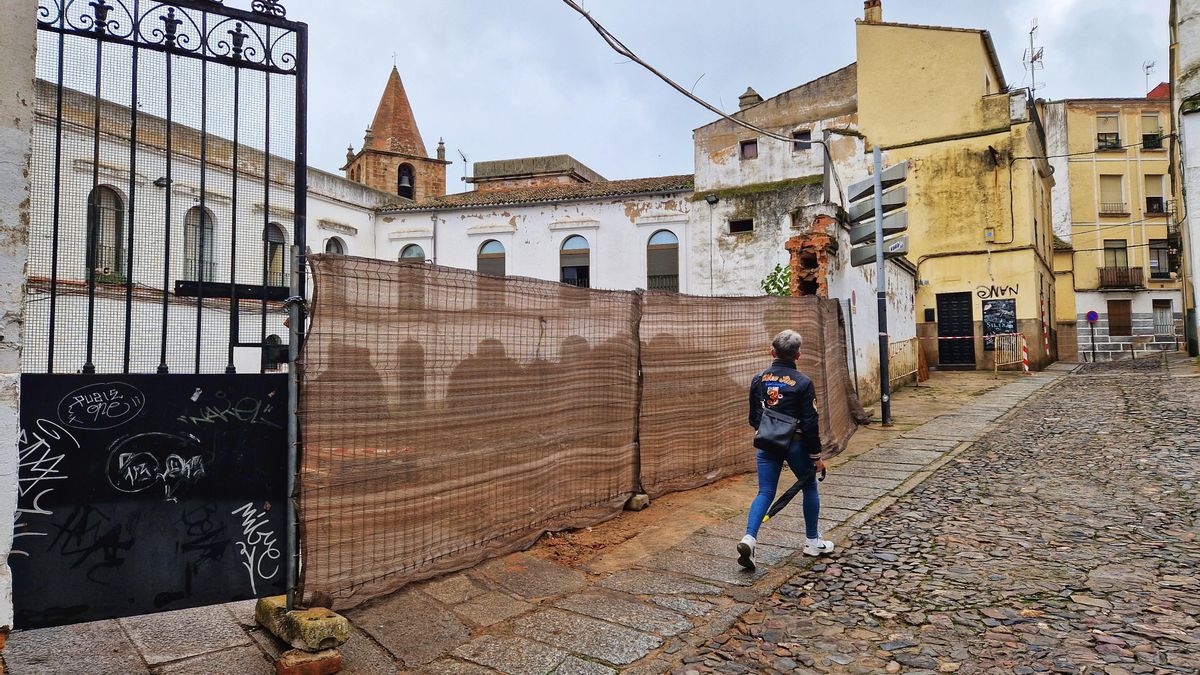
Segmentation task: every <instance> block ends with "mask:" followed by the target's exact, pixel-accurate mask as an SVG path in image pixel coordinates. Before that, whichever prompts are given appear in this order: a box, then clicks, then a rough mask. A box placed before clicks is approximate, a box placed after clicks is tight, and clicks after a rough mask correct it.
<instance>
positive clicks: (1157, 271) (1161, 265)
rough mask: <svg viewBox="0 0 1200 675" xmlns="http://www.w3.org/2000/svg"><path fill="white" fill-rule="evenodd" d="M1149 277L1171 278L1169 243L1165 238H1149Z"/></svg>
mask: <svg viewBox="0 0 1200 675" xmlns="http://www.w3.org/2000/svg"><path fill="white" fill-rule="evenodd" d="M1150 278H1151V279H1170V278H1171V245H1170V244H1169V243H1168V242H1167V240H1166V239H1151V240H1150Z"/></svg>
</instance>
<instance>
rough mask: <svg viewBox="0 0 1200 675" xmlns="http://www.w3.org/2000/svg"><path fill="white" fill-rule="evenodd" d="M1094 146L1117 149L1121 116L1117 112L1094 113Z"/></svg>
mask: <svg viewBox="0 0 1200 675" xmlns="http://www.w3.org/2000/svg"><path fill="white" fill-rule="evenodd" d="M1096 147H1097V148H1098V149H1100V150H1117V149H1119V148H1120V147H1121V117H1120V115H1118V114H1117V113H1102V114H1099V115H1096Z"/></svg>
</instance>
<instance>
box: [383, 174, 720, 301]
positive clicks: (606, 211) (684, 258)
mask: <svg viewBox="0 0 1200 675" xmlns="http://www.w3.org/2000/svg"><path fill="white" fill-rule="evenodd" d="M690 197H691V193H690V192H679V193H675V194H670V195H650V196H635V197H609V198H603V199H597V200H593V201H581V202H564V203H558V204H554V203H544V204H519V205H504V206H494V207H484V208H461V209H438V210H437V211H396V212H392V213H383V214H381V215H380V216H378V219H377V227H376V251H377V256H376V257H379V258H382V259H385V260H396V259H397V258H399V256H400V252H401V251H402V250H403V249H404V247H406V246H408V245H410V244H417V245H419V246H420V247H421V248H422V249H423V250H424V251H425V257H426V258H427V259H430V260H436V262H437V264H439V265H448V266H451V267H459V268H462V269H468V270H474V269H477V267H478V258H477V255H478V253H479V247H480V246H482V245H483V243H484V242H486V241H488V240H490V239H495V240H496V241H499V242H500V243H501V244H502V245H503V246H504V252H505V259H504V263H505V273H506V274H507V275H509V276H526V277H534V278H537V279H549V280H551V281H558V280H559V278H560V270H559V251H560V248H561V247H562V244H563V242H564V241H565V240H566V239H567V238H568V237H570V236H571V235H574V234H578V235H580V236H582V237H583V238H584V239H587V241H588V245H589V247H590V265H591V270H590V274H591V286H592V288H610V289H623V290H632V289H635V288H645V287H646V245H647V243H648V241H649V239H650V236H651V235H653V234H654V233H655V232H658V231H659V230H669V231H671V232H672V233H674V234H675V236H676V237H677V238H678V239H679V277H680V280H679V284H680V288H679V290H680V292H682V293H697V294H700V293H702V291H700V290H697V289H695V288H693V287H691V286H690V285H689V282H688V279H687V274H686V270H687V269H689V267H690V265H691V258H690V255H691V250H690V248H689V245H688V241H689V239H688V236H689V233H688V230H687V223H688V217H689V212H690V211H691V209H692V208H693V204H692V202H691V201H690V199H689V198H690ZM700 206H705V205H704V204H700ZM435 218H436V221H435V220H434V219H435ZM435 222H436V230H437V241H436V245H435V242H434V229H435Z"/></svg>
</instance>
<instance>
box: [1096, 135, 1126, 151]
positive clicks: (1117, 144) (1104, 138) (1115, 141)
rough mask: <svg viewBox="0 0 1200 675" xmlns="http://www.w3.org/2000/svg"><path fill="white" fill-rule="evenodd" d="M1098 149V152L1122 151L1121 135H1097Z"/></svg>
mask: <svg viewBox="0 0 1200 675" xmlns="http://www.w3.org/2000/svg"><path fill="white" fill-rule="evenodd" d="M1096 149H1097V150H1120V149H1121V134H1119V133H1116V132H1109V133H1103V134H1096Z"/></svg>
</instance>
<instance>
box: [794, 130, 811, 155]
mask: <svg viewBox="0 0 1200 675" xmlns="http://www.w3.org/2000/svg"><path fill="white" fill-rule="evenodd" d="M811 147H812V132H811V131H809V130H808V129H804V130H803V131H793V132H792V152H801V151H803V150H808V149H809V148H811Z"/></svg>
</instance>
